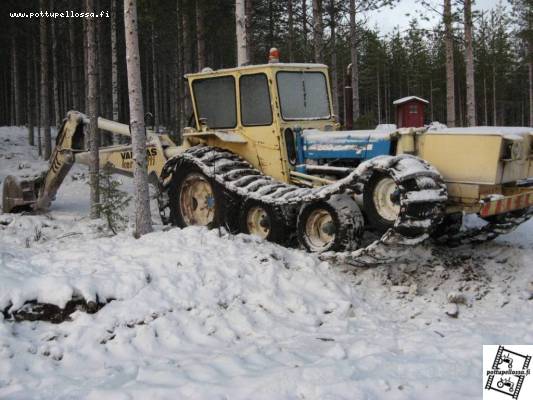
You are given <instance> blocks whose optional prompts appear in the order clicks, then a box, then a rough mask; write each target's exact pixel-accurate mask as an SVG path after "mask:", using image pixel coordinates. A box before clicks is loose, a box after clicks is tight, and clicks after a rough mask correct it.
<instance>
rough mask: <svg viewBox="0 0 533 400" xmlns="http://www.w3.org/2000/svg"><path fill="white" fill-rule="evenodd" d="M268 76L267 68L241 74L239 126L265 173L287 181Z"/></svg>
mask: <svg viewBox="0 0 533 400" xmlns="http://www.w3.org/2000/svg"><path fill="white" fill-rule="evenodd" d="M270 86H271V85H270V81H269V77H268V76H267V74H266V73H264V72H255V73H254V72H251V73H248V74H241V75H240V76H239V85H238V87H239V100H240V102H239V103H240V129H241V132H243V135H244V136H245V137H248V138H249V139H251V141H252V142H253V143H254V145H255V152H256V154H257V162H258V164H259V165H258V167H259V168H260V169H261V170H262V171H263V173H264V174H265V175H270V176H272V177H274V178H276V179H279V180H281V181H288V177H287V176H286V175H285V173H284V171H283V164H282V158H281V150H280V139H279V135H278V133H277V132H278V129H277V127H276V124H275V123H274V117H273V114H272V112H273V105H272V98H273V97H272V93H271V91H270Z"/></svg>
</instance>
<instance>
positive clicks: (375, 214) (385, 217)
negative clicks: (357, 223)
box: [363, 172, 400, 233]
mask: <svg viewBox="0 0 533 400" xmlns="http://www.w3.org/2000/svg"><path fill="white" fill-rule="evenodd" d="M363 210H364V211H365V215H366V218H367V223H368V224H369V225H370V226H371V228H372V229H374V230H375V231H377V232H378V233H384V232H385V231H386V230H387V229H389V228H391V227H393V226H394V223H395V222H396V219H397V218H398V215H399V214H400V190H399V188H398V185H397V184H396V182H394V179H392V178H391V176H390V175H388V174H386V173H383V172H379V173H376V174H374V175H373V176H372V178H370V180H369V181H368V183H367V184H366V185H365V188H364V191H363Z"/></svg>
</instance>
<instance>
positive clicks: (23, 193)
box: [2, 175, 38, 213]
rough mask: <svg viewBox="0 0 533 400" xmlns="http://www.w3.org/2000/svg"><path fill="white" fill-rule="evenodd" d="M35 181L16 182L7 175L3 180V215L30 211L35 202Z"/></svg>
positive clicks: (12, 177) (16, 180)
mask: <svg viewBox="0 0 533 400" xmlns="http://www.w3.org/2000/svg"><path fill="white" fill-rule="evenodd" d="M37 181H38V180H37V179H32V180H18V179H17V178H16V177H14V176H12V175H9V176H7V177H6V179H5V180H4V190H3V192H2V210H3V212H5V213H19V212H23V211H30V210H31V209H32V205H33V204H35V202H36V201H37Z"/></svg>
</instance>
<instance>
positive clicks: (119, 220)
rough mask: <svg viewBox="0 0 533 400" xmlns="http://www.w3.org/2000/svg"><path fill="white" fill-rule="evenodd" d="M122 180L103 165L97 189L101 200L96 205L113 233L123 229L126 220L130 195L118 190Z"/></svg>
mask: <svg viewBox="0 0 533 400" xmlns="http://www.w3.org/2000/svg"><path fill="white" fill-rule="evenodd" d="M121 185H122V182H121V181H120V180H118V179H116V178H115V177H114V176H113V172H112V171H111V169H110V168H109V167H104V168H103V169H102V171H101V173H100V179H99V190H100V194H101V197H102V199H101V202H100V204H99V205H98V211H99V213H100V216H101V217H102V218H103V219H104V220H105V221H106V223H107V227H108V228H109V230H110V231H111V232H113V234H115V235H116V234H117V233H118V232H119V231H120V230H122V229H124V227H125V225H126V223H127V222H128V219H127V217H126V216H125V215H124V212H125V210H126V208H127V207H128V205H129V203H130V201H131V196H129V195H128V193H126V192H124V191H122V190H120V186H121Z"/></svg>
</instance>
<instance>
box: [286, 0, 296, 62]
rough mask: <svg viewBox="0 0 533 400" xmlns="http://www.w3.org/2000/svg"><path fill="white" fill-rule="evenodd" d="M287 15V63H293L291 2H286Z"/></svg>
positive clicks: (288, 0)
mask: <svg viewBox="0 0 533 400" xmlns="http://www.w3.org/2000/svg"><path fill="white" fill-rule="evenodd" d="M287 13H288V14H289V15H288V17H289V42H288V43H287V47H288V49H289V62H294V17H293V10H292V0H287Z"/></svg>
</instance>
